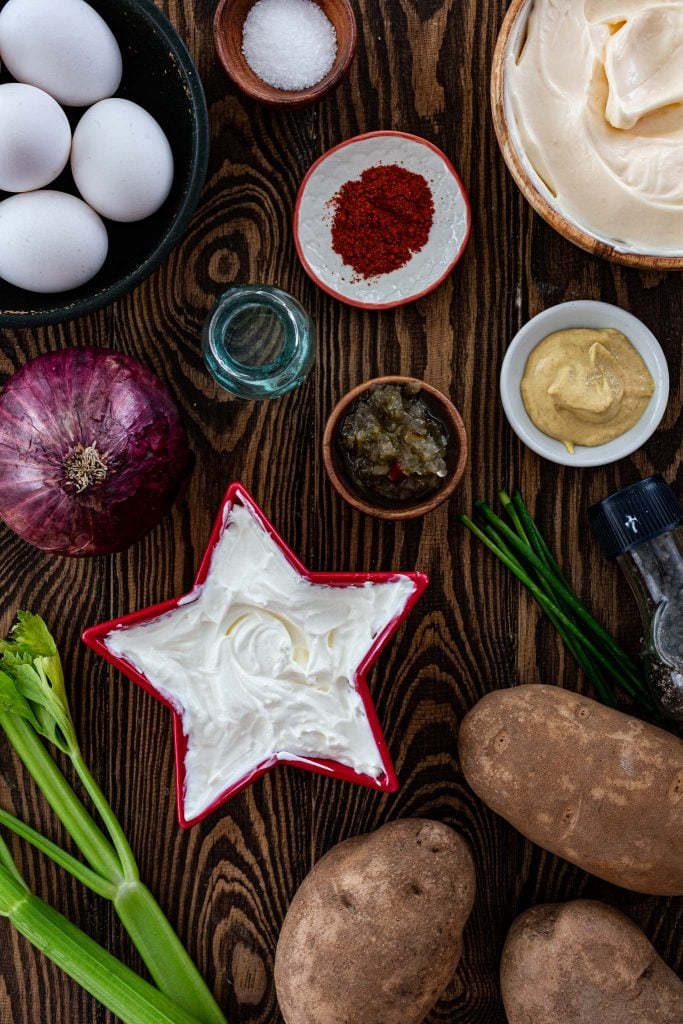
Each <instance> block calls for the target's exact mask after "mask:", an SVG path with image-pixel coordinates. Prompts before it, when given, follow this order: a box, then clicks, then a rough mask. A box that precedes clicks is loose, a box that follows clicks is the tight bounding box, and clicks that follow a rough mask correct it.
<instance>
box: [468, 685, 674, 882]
mask: <svg viewBox="0 0 683 1024" xmlns="http://www.w3.org/2000/svg"><path fill="white" fill-rule="evenodd" d="M459 746H460V758H461V763H462V769H463V771H464V773H465V777H466V779H467V781H468V782H469V784H470V786H471V787H472V789H473V790H474V792H475V793H476V794H477V795H478V796H479V797H480V798H481V799H482V800H483V801H484V803H485V804H487V805H488V806H489V807H490V808H491V809H492V810H494V811H495V812H496V813H497V814H500V815H502V817H503V818H505V819H506V820H507V821H509V822H510V824H511V825H513V826H514V827H515V828H516V829H517V830H518V831H519V832H521V833H522V834H523V835H525V836H526V837H527V839H530V840H531V841H532V842H534V843H536V844H537V845H538V846H542V847H543V848H544V849H546V850H550V851H551V853H555V854H557V855H558V856H560V857H564V858H565V860H568V861H571V862H572V863H573V864H577V865H578V866H579V867H581V868H583V869H584V870H585V871H589V872H590V873H591V874H593V875H597V876H598V877H599V878H604V879H606V881H608V882H612V883H613V884H614V885H622V886H624V887H625V888H626V889H632V890H634V891H635V892H644V893H652V894H655V895H660V896H676V895H679V894H683V742H681V740H679V739H677V738H676V737H675V736H672V735H670V734H669V733H667V732H664V731H663V730H662V729H657V728H655V727H654V726H652V725H647V724H646V723H644V722H640V721H638V720H637V719H636V718H632V717H631V716H630V715H624V714H622V713H621V712H619V711H614V710H613V709H612V708H608V707H604V706H603V705H602V704H597V703H596V702H595V701H592V700H589V699H588V698H587V697H582V696H580V695H579V694H576V693H571V692H569V691H568V690H562V689H560V688H559V687H556V686H535V685H532V686H518V687H515V688H514V689H511V690H498V691H495V692H494V693H490V694H488V695H487V696H486V697H484V698H483V699H482V700H480V701H479V703H478V704H477V705H476V706H475V707H474V708H473V709H472V711H470V713H469V714H468V715H467V716H466V717H465V719H464V720H463V723H462V726H461V729H460V736H459Z"/></svg>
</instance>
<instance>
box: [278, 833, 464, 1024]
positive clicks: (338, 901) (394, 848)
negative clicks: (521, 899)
mask: <svg viewBox="0 0 683 1024" xmlns="http://www.w3.org/2000/svg"><path fill="white" fill-rule="evenodd" d="M474 893H475V872H474V862H473V859H472V854H471V853H470V849H469V846H468V845H467V843H466V842H465V840H464V839H462V838H461V837H460V836H459V835H457V833H455V832H454V831H453V830H452V829H450V828H448V827H447V826H446V825H442V824H440V823H439V822H436V821H426V820H422V819H418V818H409V819H406V820H404V821H396V822H392V823H391V824H389V825H385V826H384V827H383V828H380V829H378V831H376V832H371V833H370V834H369V835H365V836H359V837H358V838H356V839H349V840H348V841H347V842H344V843H340V844H339V845H338V846H335V847H334V848H333V849H332V850H331V851H330V852H329V853H328V854H327V855H326V856H325V857H323V858H322V859H321V860H320V861H319V862H318V863H317V864H316V865H315V867H314V868H313V870H312V871H311V872H310V874H309V875H308V876H307V877H306V878H305V879H304V881H303V883H302V885H301V887H300V889H299V891H298V892H297V894H296V896H295V897H294V900H293V902H292V905H291V906H290V908H289V911H288V912H287V916H286V918H285V922H284V925H283V927H282V931H281V933H280V940H279V942H278V947H277V953H276V957H275V985H276V989H277V996H278V1000H279V1003H280V1009H281V1011H282V1015H283V1017H284V1019H285V1021H286V1024H421V1022H422V1021H423V1020H424V1018H425V1017H426V1016H427V1014H428V1013H429V1011H430V1010H431V1008H432V1006H433V1005H434V1004H435V1003H436V1002H437V1001H438V999H439V997H440V996H441V995H442V994H443V992H444V990H445V989H446V987H447V986H448V983H449V982H450V980H451V978H452V976H453V971H454V969H455V967H456V965H457V963H458V961H459V959H460V956H461V953H462V930H463V927H464V925H465V922H466V921H467V918H468V917H469V914H470V911H471V909H472V904H473V902H474Z"/></svg>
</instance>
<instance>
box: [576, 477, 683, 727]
mask: <svg viewBox="0 0 683 1024" xmlns="http://www.w3.org/2000/svg"><path fill="white" fill-rule="evenodd" d="M588 517H589V520H590V524H591V527H592V529H593V533H594V534H595V537H596V538H597V540H598V542H599V543H600V546H601V547H602V549H603V551H604V552H605V554H606V555H607V557H608V558H609V559H610V560H611V561H617V562H618V563H619V565H620V566H621V568H622V570H623V572H624V574H625V576H626V578H627V580H628V581H629V583H630V585H631V589H632V590H633V593H634V594H635V597H636V600H637V602H638V607H639V609H640V614H641V617H642V620H643V629H644V631H645V632H644V640H643V648H642V656H643V660H644V663H645V668H646V672H647V678H648V682H649V684H650V688H651V690H652V694H653V696H654V698H655V700H656V702H657V704H658V706H659V708H660V709H661V711H662V714H663V715H664V716H665V717H666V718H671V719H674V720H675V721H678V722H683V528H682V524H683V506H682V505H681V504H680V502H679V501H678V499H677V498H676V495H675V494H674V492H673V491H672V490H671V488H670V487H669V485H668V484H667V483H666V481H665V480H664V478H663V477H661V476H659V475H657V476H650V477H647V478H646V479H644V480H641V481H640V482H639V483H637V484H632V485H631V486H630V487H626V488H624V490H622V491H618V492H617V493H616V494H612V495H611V496H610V497H609V498H605V499H604V501H601V502H599V503H598V504H597V505H593V507H592V508H591V509H590V510H589V512H588Z"/></svg>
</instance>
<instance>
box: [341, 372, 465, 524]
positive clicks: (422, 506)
mask: <svg viewBox="0 0 683 1024" xmlns="http://www.w3.org/2000/svg"><path fill="white" fill-rule="evenodd" d="M380 384H419V386H420V396H421V397H422V398H424V400H425V403H426V404H427V405H428V406H429V407H430V408H431V411H432V412H433V413H434V414H435V415H436V416H438V418H439V420H440V421H441V422H442V423H443V425H444V428H445V430H446V433H447V434H448V440H449V445H450V449H451V451H450V455H449V459H448V476H447V477H446V479H445V480H444V484H443V487H440V488H439V490H438V491H435V492H434V493H433V494H429V495H427V496H426V497H425V498H423V499H422V500H420V501H417V502H415V503H414V504H412V505H410V504H406V505H380V504H373V503H371V502H370V501H369V500H368V499H367V498H365V497H363V496H362V495H361V494H360V493H359V492H358V491H357V490H355V488H354V486H353V484H352V483H351V481H350V480H349V479H348V477H347V475H346V472H345V469H344V466H343V465H342V459H341V458H340V454H339V451H338V442H337V435H338V431H339V428H340V427H341V424H342V421H343V420H344V417H345V416H346V414H347V413H348V412H349V411H350V409H351V406H352V405H353V404H354V402H355V401H356V399H358V398H360V396H361V395H364V394H365V393H366V392H367V391H369V390H370V389H371V388H374V387H377V386H378V385H380ZM468 456H469V443H468V439H467V429H466V427H465V424H464V423H463V421H462V417H461V415H460V413H459V412H458V410H457V409H456V408H455V406H454V405H453V403H452V402H451V401H450V399H448V398H446V396H445V395H444V394H442V392H441V391H438V390H437V389H436V388H434V387H432V386H431V384H425V383H424V381H421V380H416V379H415V378H414V377H375V378H374V379H373V380H368V381H366V382H365V383H364V384H359V385H358V387H356V388H353V390H352V391H349V392H348V394H346V395H344V397H343V398H342V400H341V401H340V402H338V403H337V405H335V407H334V409H333V410H332V414H331V416H330V418H329V419H328V421H327V426H326V427H325V435H324V437H323V462H324V464H325V471H326V472H327V476H328V477H329V480H330V483H331V484H332V486H333V487H334V489H335V491H336V492H337V494H339V495H340V496H341V497H342V498H343V499H344V501H347V502H348V503H349V505H351V506H352V507H353V508H355V509H357V510H358V511H359V512H363V513H364V514H365V515H366V516H375V518H376V519H389V520H401V519H417V518H419V517H420V516H425V515H427V513H428V512H433V511H434V509H435V508H438V506H439V505H442V504H443V502H444V501H447V500H448V498H450V496H451V495H452V494H453V491H454V490H455V489H456V487H457V486H458V484H459V483H460V481H461V480H462V478H463V475H464V473H465V467H466V466H467V459H468Z"/></svg>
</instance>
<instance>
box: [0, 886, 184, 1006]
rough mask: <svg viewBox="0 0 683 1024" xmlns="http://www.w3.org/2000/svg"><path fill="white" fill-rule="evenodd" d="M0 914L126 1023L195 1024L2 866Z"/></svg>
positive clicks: (161, 994) (151, 986) (165, 997)
mask: <svg viewBox="0 0 683 1024" xmlns="http://www.w3.org/2000/svg"><path fill="white" fill-rule="evenodd" d="M0 915H2V916H4V917H8V918H9V920H10V921H11V922H12V924H13V925H14V927H15V928H16V929H17V931H18V932H20V934H21V935H23V936H24V938H26V939H28V941H29V942H30V943H31V944H32V945H33V946H35V948H36V949H38V950H40V951H41V952H42V953H44V954H45V956H47V957H48V958H49V959H50V960H52V962H53V963H55V964H56V965H57V966H58V967H60V968H61V969H62V970H63V971H64V972H65V973H66V974H68V975H69V977H70V978H73V979H74V981H76V982H78V984H79V985H81V987H82V988H84V989H85V990H86V991H87V992H89V993H90V994H91V995H92V996H94V997H95V999H97V1000H98V1001H99V1002H100V1003H102V1005H103V1006H106V1007H107V1009H109V1010H111V1012H112V1013H114V1014H116V1016H117V1017H118V1018H119V1019H120V1020H122V1021H123V1022H124V1024H199V1020H198V1018H197V1017H195V1016H193V1015H191V1014H189V1013H188V1012H187V1011H186V1010H183V1009H181V1008H180V1007H179V1006H176V1005H175V1004H174V1003H173V1002H172V1001H171V1000H170V999H169V998H168V996H165V995H164V994H163V993H162V992H159V991H158V989H156V988H154V986H153V985H150V984H149V983H148V982H146V981H144V979H143V978H141V977H139V975H137V974H135V972H134V971H131V970H130V968H128V967H126V966H125V965H124V964H122V963H121V962H120V961H119V960H117V959H116V957H113V956H112V955H111V954H110V953H107V951H106V950H104V949H102V947H101V946H99V945H98V944H97V943H96V942H95V941H94V940H93V939H91V938H90V937H89V936H88V935H86V934H85V933H84V932H82V931H81V930H80V929H79V928H76V926H75V925H73V924H72V923H71V922H70V921H68V920H67V918H65V917H62V915H61V914H58V913H57V911H56V910H53V908H52V907H50V906H48V904H47V903H43V901H42V900H40V899H38V898H37V897H36V896H33V895H32V894H31V893H30V892H28V890H27V889H26V886H25V884H24V883H23V882H20V881H19V880H18V879H17V878H16V877H15V876H14V875H13V874H12V873H11V872H10V871H9V870H7V869H6V868H5V867H0Z"/></svg>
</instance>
